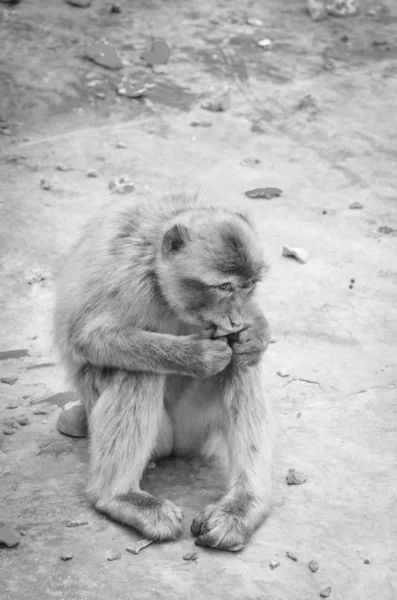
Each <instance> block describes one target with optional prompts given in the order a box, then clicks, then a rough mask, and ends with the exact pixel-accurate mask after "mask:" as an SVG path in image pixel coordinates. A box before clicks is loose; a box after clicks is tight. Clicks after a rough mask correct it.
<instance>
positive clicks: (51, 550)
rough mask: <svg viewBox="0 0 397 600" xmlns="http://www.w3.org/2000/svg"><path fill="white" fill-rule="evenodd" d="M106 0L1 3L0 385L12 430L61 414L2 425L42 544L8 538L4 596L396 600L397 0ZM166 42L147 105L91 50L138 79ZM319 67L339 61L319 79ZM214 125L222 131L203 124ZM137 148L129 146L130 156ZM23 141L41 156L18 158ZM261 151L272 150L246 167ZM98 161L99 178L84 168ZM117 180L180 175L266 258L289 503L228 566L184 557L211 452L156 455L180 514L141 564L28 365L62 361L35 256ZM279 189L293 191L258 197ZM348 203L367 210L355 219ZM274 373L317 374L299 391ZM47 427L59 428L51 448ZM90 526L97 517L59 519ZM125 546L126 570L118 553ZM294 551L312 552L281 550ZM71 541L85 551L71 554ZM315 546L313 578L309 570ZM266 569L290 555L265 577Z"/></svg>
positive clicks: (9, 516) (11, 502) (32, 534)
mask: <svg viewBox="0 0 397 600" xmlns="http://www.w3.org/2000/svg"><path fill="white" fill-rule="evenodd" d="M378 4H379V8H378ZM109 6H110V3H108V5H107V6H106V3H103V2H93V3H92V6H91V7H90V9H86V10H79V9H72V8H71V7H68V6H67V5H66V4H64V3H63V2H55V1H54V2H44V0H41V1H40V2H39V1H37V2H28V1H25V2H21V3H20V4H19V5H18V6H17V8H16V9H12V10H11V9H9V8H8V7H6V6H4V9H3V11H1V10H0V13H3V12H4V13H6V15H7V16H6V21H4V19H3V21H2V25H4V26H3V27H1V28H0V29H1V32H0V54H1V62H2V66H1V78H2V81H4V82H6V84H5V85H3V88H2V91H1V92H0V115H1V116H2V118H3V119H4V121H1V122H0V125H1V124H4V125H5V124H6V123H5V120H6V121H7V128H8V130H9V131H10V134H9V135H0V138H1V142H0V181H1V194H0V196H1V197H0V240H1V242H0V246H1V251H0V254H1V261H0V281H1V283H0V296H1V298H0V305H1V311H0V321H1V340H0V351H1V353H0V372H1V375H0V376H7V375H17V376H18V378H19V379H18V381H17V382H16V384H15V385H14V386H13V387H10V386H8V385H3V384H1V385H0V421H2V417H3V416H5V415H6V414H8V415H9V414H10V411H7V410H6V408H5V406H6V404H7V402H8V401H9V400H10V399H11V398H12V397H14V394H15V397H18V398H21V400H22V399H23V396H29V398H26V405H27V404H28V403H29V399H33V398H34V399H35V401H36V398H37V402H39V403H40V402H41V401H42V400H43V399H45V400H46V403H47V404H49V403H51V402H53V403H54V406H57V412H54V413H52V414H50V415H49V419H48V423H46V424H41V423H40V418H36V417H35V418H34V419H33V418H32V419H31V420H32V423H31V424H30V425H29V426H28V427H25V428H23V429H22V428H21V429H20V430H19V431H18V432H17V433H16V434H15V435H13V436H6V435H4V436H3V438H2V447H1V451H0V515H1V517H0V519H1V522H2V523H3V524H4V526H6V527H7V528H8V529H10V530H11V531H14V532H15V533H17V532H18V531H19V530H20V529H23V530H26V531H27V534H26V536H25V537H24V538H21V540H22V541H21V543H20V545H19V546H17V547H16V548H11V549H10V548H6V547H1V549H0V561H1V567H0V568H1V577H0V597H1V598H2V599H3V597H4V598H5V600H21V599H30V598H31V599H32V600H44V599H45V600H47V596H48V597H49V598H65V599H69V598H70V599H71V600H74V599H76V600H83V599H84V600H108V599H111V598H117V599H120V600H131V598H140V599H142V600H162V599H163V598H164V599H167V600H168V599H169V600H185V599H186V598H189V599H191V600H207V598H210V599H211V598H214V599H215V598H216V600H240V599H244V600H264V599H265V598H269V599H271V600H315V599H318V598H320V596H319V593H320V591H321V590H322V589H324V588H326V587H327V586H328V585H331V586H332V593H331V596H330V599H331V600H332V599H334V600H359V599H360V600H361V599H371V600H372V599H376V600H377V599H378V598H379V600H395V598H396V597H397V590H396V589H395V588H396V584H395V551H394V544H395V542H394V540H395V539H397V531H396V523H397V516H396V503H395V497H396V495H397V480H396V476H395V473H396V457H395V447H396V430H395V423H396V410H397V409H396V388H395V384H396V349H395V345H396V339H397V307H396V299H395V297H396V291H395V290H396V283H397V267H396V260H395V257H396V255H397V237H396V234H393V233H391V234H388V235H386V234H383V233H381V232H379V231H378V227H381V226H385V225H388V226H390V227H391V228H394V229H397V215H396V201H395V198H396V189H397V170H396V147H397V146H396V133H395V132H396V131H397V114H396V107H395V103H396V100H395V99H396V97H397V78H396V38H395V26H396V23H397V7H396V3H395V1H394V0H382V2H381V3H376V9H377V15H378V16H377V17H373V18H370V17H366V16H365V11H366V9H367V8H368V7H369V4H368V3H364V1H362V14H360V15H359V16H357V17H353V18H346V19H338V18H336V17H335V18H334V17H328V19H327V20H325V21H323V22H321V23H315V22H313V21H312V19H311V18H310V16H309V15H308V14H307V12H305V10H304V8H305V2H304V0H299V1H298V0H297V1H296V2H293V1H292V0H291V1H288V2H280V0H266V2H256V3H255V6H254V5H253V4H252V3H250V2H248V0H240V2H236V1H235V0H230V1H228V2H220V1H218V0H213V1H211V2H209V0H203V1H202V2H201V3H200V4H197V3H193V2H190V1H184V2H182V1H181V0H175V1H173V2H158V1H154V0H153V1H152V2H139V3H133V2H123V3H122V8H123V13H122V15H120V17H119V16H117V15H111V14H110V13H109V12H108V8H109ZM44 7H45V11H44ZM373 7H375V4H374V3H373ZM253 13H254V15H255V17H257V18H260V19H261V20H262V21H263V22H264V24H265V26H264V29H263V30H261V31H260V32H258V33H256V32H255V29H254V28H252V27H250V26H249V25H247V24H246V22H245V21H246V17H247V16H253ZM2 17H3V15H1V16H0V19H1V18H2ZM210 18H216V19H217V23H216V24H212V23H210V20H209V19H210ZM232 19H235V21H234V22H233V21H232ZM236 19H237V20H236ZM181 22H182V23H183V25H182V26H180V25H179V23H181ZM159 34H161V35H162V36H164V39H166V40H167V41H168V42H169V44H170V45H172V55H171V57H170V61H169V74H168V75H166V76H164V75H162V76H157V79H156V82H157V86H156V88H154V89H153V90H151V95H150V98H151V100H152V102H153V105H152V107H151V108H150V109H149V108H147V106H145V104H144V103H142V102H140V101H135V100H133V101H132V100H129V99H126V98H121V97H118V96H117V94H116V89H117V85H118V83H119V81H120V79H121V77H120V73H119V72H116V71H112V70H107V69H106V70H105V69H103V68H101V67H100V66H97V65H94V64H93V63H92V62H89V61H85V60H83V59H82V49H83V48H84V47H86V46H87V45H89V44H90V43H91V42H92V41H93V40H96V39H100V38H102V37H103V36H109V41H111V43H112V44H114V46H115V47H116V48H119V49H120V52H122V53H123V57H124V56H125V57H126V58H128V59H129V60H130V61H131V65H133V68H131V72H128V73H127V71H128V69H127V67H126V68H125V71H126V72H125V73H124V71H123V74H128V75H129V74H130V75H131V77H132V76H133V72H134V71H135V69H137V70H138V69H143V73H144V75H145V77H148V78H150V77H152V76H153V74H152V70H151V69H149V68H148V67H146V66H145V64H144V62H143V61H142V60H141V57H140V54H141V53H142V51H143V50H144V49H146V48H148V47H149V46H150V38H151V36H152V35H153V36H154V35H159ZM268 35H269V36H270V35H271V37H272V40H274V47H273V50H272V51H271V52H263V51H262V50H261V49H260V48H258V47H257V46H256V41H257V40H258V39H260V38H261V37H262V36H263V37H265V36H268ZM342 35H347V36H348V37H349V40H350V42H349V43H342V42H341V41H340V38H341V36H342ZM247 36H248V37H247ZM227 38H228V39H229V41H226V40H227ZM374 38H376V39H379V40H383V39H385V40H390V50H387V49H386V47H385V46H373V45H372V41H373V40H374ZM132 44H134V46H135V45H136V48H134V47H132ZM214 55H215V56H217V57H218V58H213V56H214ZM325 57H329V58H330V59H332V60H333V61H334V62H335V65H336V66H335V70H334V71H332V72H331V71H327V70H325V69H324V68H323V62H324V59H325ZM90 71H94V72H95V73H96V75H95V78H98V73H100V74H101V77H102V76H103V77H104V78H105V77H106V81H108V79H107V78H109V79H110V81H109V83H108V84H106V85H108V87H107V88H103V89H102V87H101V91H106V92H107V97H106V99H105V100H103V101H99V100H97V99H96V98H95V88H92V89H90V88H87V87H86V81H87V79H86V78H85V77H84V74H85V72H87V73H88V72H90ZM224 81H227V82H230V85H231V87H232V98H233V102H232V105H231V107H230V109H229V110H228V111H225V112H223V113H208V112H207V111H204V110H202V109H201V108H200V102H201V100H202V98H203V97H204V93H205V92H207V91H208V90H210V89H211V88H212V87H216V86H217V85H219V84H222V83H223V82H224ZM97 91H98V90H97ZM307 94H310V95H312V96H313V97H314V98H316V101H317V102H318V106H319V107H321V111H319V112H318V116H317V120H316V121H315V122H314V121H313V122H310V121H308V120H307V112H306V111H303V110H298V109H296V106H297V105H298V103H299V100H300V99H301V98H303V97H304V96H305V95H307ZM91 100H92V103H91ZM116 100H119V101H120V102H117V101H116ZM209 117H210V118H211V121H212V127H207V128H206V127H197V128H196V129H193V128H192V127H190V125H189V124H190V123H191V122H194V121H196V122H200V121H202V120H203V119H207V118H209ZM252 124H255V125H256V126H257V128H256V130H255V131H251V125H252ZM193 134H194V135H195V138H196V139H195V140H194V141H193V140H192V139H191V138H192V135H193ZM27 138H30V139H29V140H28V139H27ZM23 139H24V140H25V141H23ZM121 139H123V140H124V141H125V142H127V143H128V149H127V150H119V149H117V148H115V145H116V143H117V142H118V141H119V140H121ZM15 154H23V155H25V156H26V157H27V158H26V159H25V160H24V161H20V162H19V163H12V164H10V163H8V162H7V161H6V158H7V157H8V156H14V155H15ZM247 157H255V158H258V159H259V160H261V163H260V164H259V165H256V166H250V165H246V166H242V165H241V164H240V163H241V161H243V160H244V159H246V158H247ZM67 163H70V164H73V165H74V166H75V170H73V171H70V172H67V173H58V174H57V179H58V185H57V188H56V189H55V190H53V191H49V192H46V191H44V190H42V189H41V188H40V185H39V181H40V178H41V177H43V178H47V179H48V178H51V177H52V175H54V170H53V167H54V165H56V164H67ZM91 169H97V170H98V172H99V173H100V175H101V177H100V178H98V179H91V178H88V177H86V173H87V171H89V170H91ZM121 173H129V174H130V176H131V179H132V180H133V182H134V185H135V186H136V190H137V193H138V192H139V193H142V194H147V197H148V202H150V203H153V202H156V198H157V196H158V195H161V194H163V193H164V191H165V190H173V191H174V190H176V191H179V183H181V185H180V187H181V188H182V189H185V188H186V186H187V187H189V188H193V189H197V188H201V189H202V190H204V191H205V192H206V195H207V197H208V198H209V199H210V198H211V197H213V196H214V197H220V198H226V199H227V201H228V203H229V205H230V207H233V208H236V209H238V210H240V211H241V212H244V211H248V210H250V211H251V213H252V216H253V220H254V223H255V226H256V228H257V229H258V233H259V235H260V238H261V240H262V242H263V245H264V248H265V251H266V256H267V259H268V262H269V264H270V270H269V274H268V276H267V279H266V282H265V283H264V284H263V286H261V288H260V295H259V301H260V303H261V306H262V307H263V309H264V310H265V313H266V315H267V317H268V320H269V322H270V325H271V330H272V335H273V337H274V338H275V339H277V344H271V345H269V347H268V349H267V351H266V354H265V369H266V375H267V377H266V390H265V393H266V394H267V395H268V396H269V397H270V398H271V400H272V402H273V405H274V409H275V412H276V416H277V420H278V426H279V433H278V436H277V437H278V449H277V453H276V458H275V469H274V499H273V508H272V511H271V514H270V516H269V518H268V519H267V521H266V522H265V523H264V524H263V525H262V526H261V527H260V528H259V530H258V531H257V532H256V534H255V535H254V536H253V538H252V540H251V541H250V543H249V544H248V545H247V547H246V548H245V549H244V550H243V551H242V552H240V553H238V554H235V555H234V554H230V553H223V552H215V551H207V550H205V549H199V550H197V552H198V555H199V559H198V561H197V564H195V563H186V562H185V561H183V560H182V557H183V556H184V555H185V554H186V553H188V552H192V551H194V550H195V546H194V544H193V539H192V537H191V534H190V531H189V527H190V524H191V521H192V519H193V517H194V515H195V514H197V512H198V511H199V510H201V509H202V508H203V507H204V506H205V505H206V504H207V503H208V502H209V501H211V500H212V499H213V498H214V497H216V495H217V493H218V492H219V486H220V484H219V473H218V472H216V471H215V470H213V469H210V468H209V466H208V465H206V464H202V463H200V462H198V461H192V462H190V461H187V460H186V461H183V460H179V459H172V460H171V459H170V460H167V461H158V464H157V468H156V469H155V470H153V471H147V472H146V473H145V476H144V479H143V482H142V486H143V488H144V489H145V490H147V491H149V492H151V493H154V494H155V495H156V496H158V497H160V498H168V499H170V500H171V501H173V502H175V503H176V504H178V505H180V506H181V507H182V509H183V512H184V532H183V535H182V537H181V538H180V539H179V540H178V541H176V542H173V543H169V544H164V545H161V544H152V545H150V546H148V547H147V548H145V549H144V550H142V551H141V552H140V554H139V555H137V556H136V555H133V554H129V553H127V552H126V551H125V548H126V547H127V546H129V545H133V544H134V543H135V542H136V541H137V540H138V539H139V536H138V535H137V534H136V533H135V532H133V531H132V530H131V529H128V528H125V527H122V526H120V525H117V524H115V523H112V522H111V521H110V520H108V519H107V518H105V517H104V516H103V515H101V514H99V513H97V512H95V511H94V510H93V509H92V507H91V504H90V502H89V499H88V498H87V497H86V494H85V486H86V481H87V477H88V462H87V461H88V440H87V439H84V438H82V439H79V438H75V439H72V438H64V437H61V434H60V433H59V432H58V431H57V429H56V421H57V418H58V414H59V412H60V410H61V408H62V407H63V405H64V404H65V403H67V402H68V401H69V400H68V395H67V394H66V392H67V390H68V389H69V388H68V386H67V384H66V383H65V377H64V373H63V371H62V369H60V368H58V367H57V368H51V369H50V368H48V369H37V370H36V369H35V370H31V371H28V370H27V369H26V368H25V367H26V365H27V364H28V363H29V362H32V363H33V362H35V363H37V362H39V360H40V361H43V362H44V361H45V362H56V361H57V356H56V355H55V353H53V352H52V351H51V343H52V340H51V328H52V306H53V280H52V279H46V280H45V281H42V282H41V283H40V284H38V285H33V286H30V285H28V283H27V282H26V279H25V273H28V272H30V271H31V269H32V266H33V263H35V262H38V263H39V264H44V265H48V267H51V269H56V268H57V266H58V264H59V261H60V259H61V257H62V255H63V254H64V252H66V251H67V250H68V248H69V247H70V246H71V245H72V244H73V243H75V242H76V240H77V237H78V235H79V233H80V230H81V228H82V227H83V225H84V223H85V222H86V221H87V219H88V218H89V217H90V216H91V215H93V214H95V213H96V211H97V210H98V208H99V207H100V206H101V205H102V204H103V203H105V202H109V201H111V202H117V201H119V200H120V198H119V197H118V195H116V194H115V195H112V194H110V193H109V190H108V188H107V183H108V182H109V180H110V179H111V178H112V177H114V176H115V175H118V174H121ZM264 182H270V183H273V182H274V183H275V185H277V186H279V187H280V188H281V189H282V190H283V196H282V197H281V198H280V199H279V200H277V201H272V202H260V201H258V202H253V201H250V200H248V198H245V196H244V191H245V190H249V189H253V188H255V187H258V186H260V185H264ZM353 202H360V203H361V204H362V205H363V206H364V207H365V209H364V210H350V209H349V208H348V207H349V204H351V203H353ZM323 210H326V211H327V214H326V215H324V214H323ZM285 242H287V243H288V244H291V246H293V247H294V246H298V247H305V248H307V249H308V250H309V251H310V257H311V258H310V261H309V262H308V263H307V264H306V265H305V266H304V267H303V266H301V265H298V264H297V263H296V262H295V261H294V260H292V259H291V260H287V259H285V258H283V257H282V256H281V252H280V249H281V247H282V245H283V243H285ZM351 277H354V278H355V279H356V283H355V288H354V290H349V289H348V282H349V280H350V278H351ZM34 336H38V337H34ZM13 351H16V354H14V355H11V352H13ZM3 353H6V354H7V357H4V354H3ZM18 353H20V354H18ZM27 353H29V355H30V357H34V358H30V357H28V356H27ZM280 366H287V367H288V370H289V372H290V373H293V375H294V377H296V378H301V379H306V380H311V381H317V382H318V384H313V383H308V382H307V381H306V382H305V381H300V380H295V381H293V382H290V383H288V381H289V380H287V381H286V379H283V378H281V377H279V376H278V375H277V369H279V368H280ZM287 383H288V385H286V384H287ZM62 392H65V396H63V395H62ZM11 394H12V396H11ZM36 395H37V396H36ZM51 396H52V397H53V400H52V401H51V402H50V400H49V399H50V398H51ZM21 404H22V402H21ZM21 410H22V409H21ZM23 410H25V408H24V409H23ZM28 410H29V411H30V410H31V409H30V408H28V407H27V408H26V412H27V411H28ZM298 412H300V413H301V415H302V416H301V418H299V419H298V418H296V415H297V413H298ZM27 414H28V416H29V417H30V412H29V413H28V412H27ZM14 431H15V430H14ZM46 437H50V438H52V440H53V441H52V442H51V443H49V442H48V440H47V442H46V443H47V445H46V446H43V447H42V448H40V447H39V445H40V444H41V443H42V439H43V438H46ZM43 443H44V442H43ZM291 466H292V467H296V469H299V470H300V471H303V472H305V473H307V475H308V479H307V482H306V483H305V484H304V485H300V486H296V485H295V486H294V485H291V486H288V485H287V483H286V480H285V476H286V474H287V471H288V468H290V467H291ZM76 516H78V518H79V519H80V518H81V519H84V520H87V521H88V523H89V525H86V526H84V527H77V528H71V529H69V528H66V527H64V525H63V523H64V521H65V520H66V519H75V518H76ZM18 535H19V534H18ZM113 548H114V549H115V550H117V551H118V550H119V551H120V552H122V559H121V560H118V561H114V562H110V561H108V560H107V559H106V553H107V552H108V551H110V550H111V549H113ZM287 549H291V550H294V551H295V552H296V554H297V555H298V558H299V562H297V563H293V562H291V561H290V560H289V559H287V558H286V557H285V551H286V550H287ZM64 550H70V551H71V552H72V553H73V555H74V558H73V560H72V561H70V562H62V561H61V560H60V559H59V554H60V553H61V552H62V551H64ZM313 558H314V559H315V560H316V561H318V563H319V565H320V568H319V570H318V572H317V573H312V572H311V571H310V570H309V568H308V566H307V563H308V562H309V561H310V560H312V559H313ZM365 559H369V560H370V564H365V563H364V560H365ZM271 560H275V561H279V562H280V561H281V564H280V566H279V567H278V568H277V569H274V570H271V569H270V567H269V562H270V561H271Z"/></svg>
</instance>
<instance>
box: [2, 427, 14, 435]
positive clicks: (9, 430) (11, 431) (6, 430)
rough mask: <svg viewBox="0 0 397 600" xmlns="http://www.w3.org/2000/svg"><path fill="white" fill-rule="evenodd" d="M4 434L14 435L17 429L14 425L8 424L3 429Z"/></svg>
mask: <svg viewBox="0 0 397 600" xmlns="http://www.w3.org/2000/svg"><path fill="white" fill-rule="evenodd" d="M3 433H4V435H14V433H15V429H14V428H13V427H10V426H7V427H4V429H3Z"/></svg>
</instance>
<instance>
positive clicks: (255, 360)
mask: <svg viewBox="0 0 397 600" xmlns="http://www.w3.org/2000/svg"><path fill="white" fill-rule="evenodd" d="M228 342H229V345H230V347H231V349H232V352H233V354H232V360H231V365H232V366H236V367H239V368H246V367H254V366H255V365H257V364H259V362H260V361H261V359H262V356H263V354H264V352H265V350H266V348H267V347H268V345H269V342H270V329H269V324H268V322H267V320H266V318H265V317H264V315H262V314H260V313H259V312H258V313H256V314H255V315H252V316H251V317H250V318H249V319H248V322H247V323H246V325H245V327H244V328H243V329H242V330H241V331H239V332H238V333H232V334H230V335H229V336H228Z"/></svg>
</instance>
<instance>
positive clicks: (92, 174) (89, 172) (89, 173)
mask: <svg viewBox="0 0 397 600" xmlns="http://www.w3.org/2000/svg"><path fill="white" fill-rule="evenodd" d="M87 177H91V179H94V178H96V177H98V173H97V172H96V171H88V172H87Z"/></svg>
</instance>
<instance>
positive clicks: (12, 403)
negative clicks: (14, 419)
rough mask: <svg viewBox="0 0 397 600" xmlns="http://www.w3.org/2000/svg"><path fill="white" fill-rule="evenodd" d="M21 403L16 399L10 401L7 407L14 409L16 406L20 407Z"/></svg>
mask: <svg viewBox="0 0 397 600" xmlns="http://www.w3.org/2000/svg"><path fill="white" fill-rule="evenodd" d="M18 406H19V404H18V402H16V400H11V402H9V403H8V404H7V406H6V408H8V409H11V410H12V409H14V408H18Z"/></svg>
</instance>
